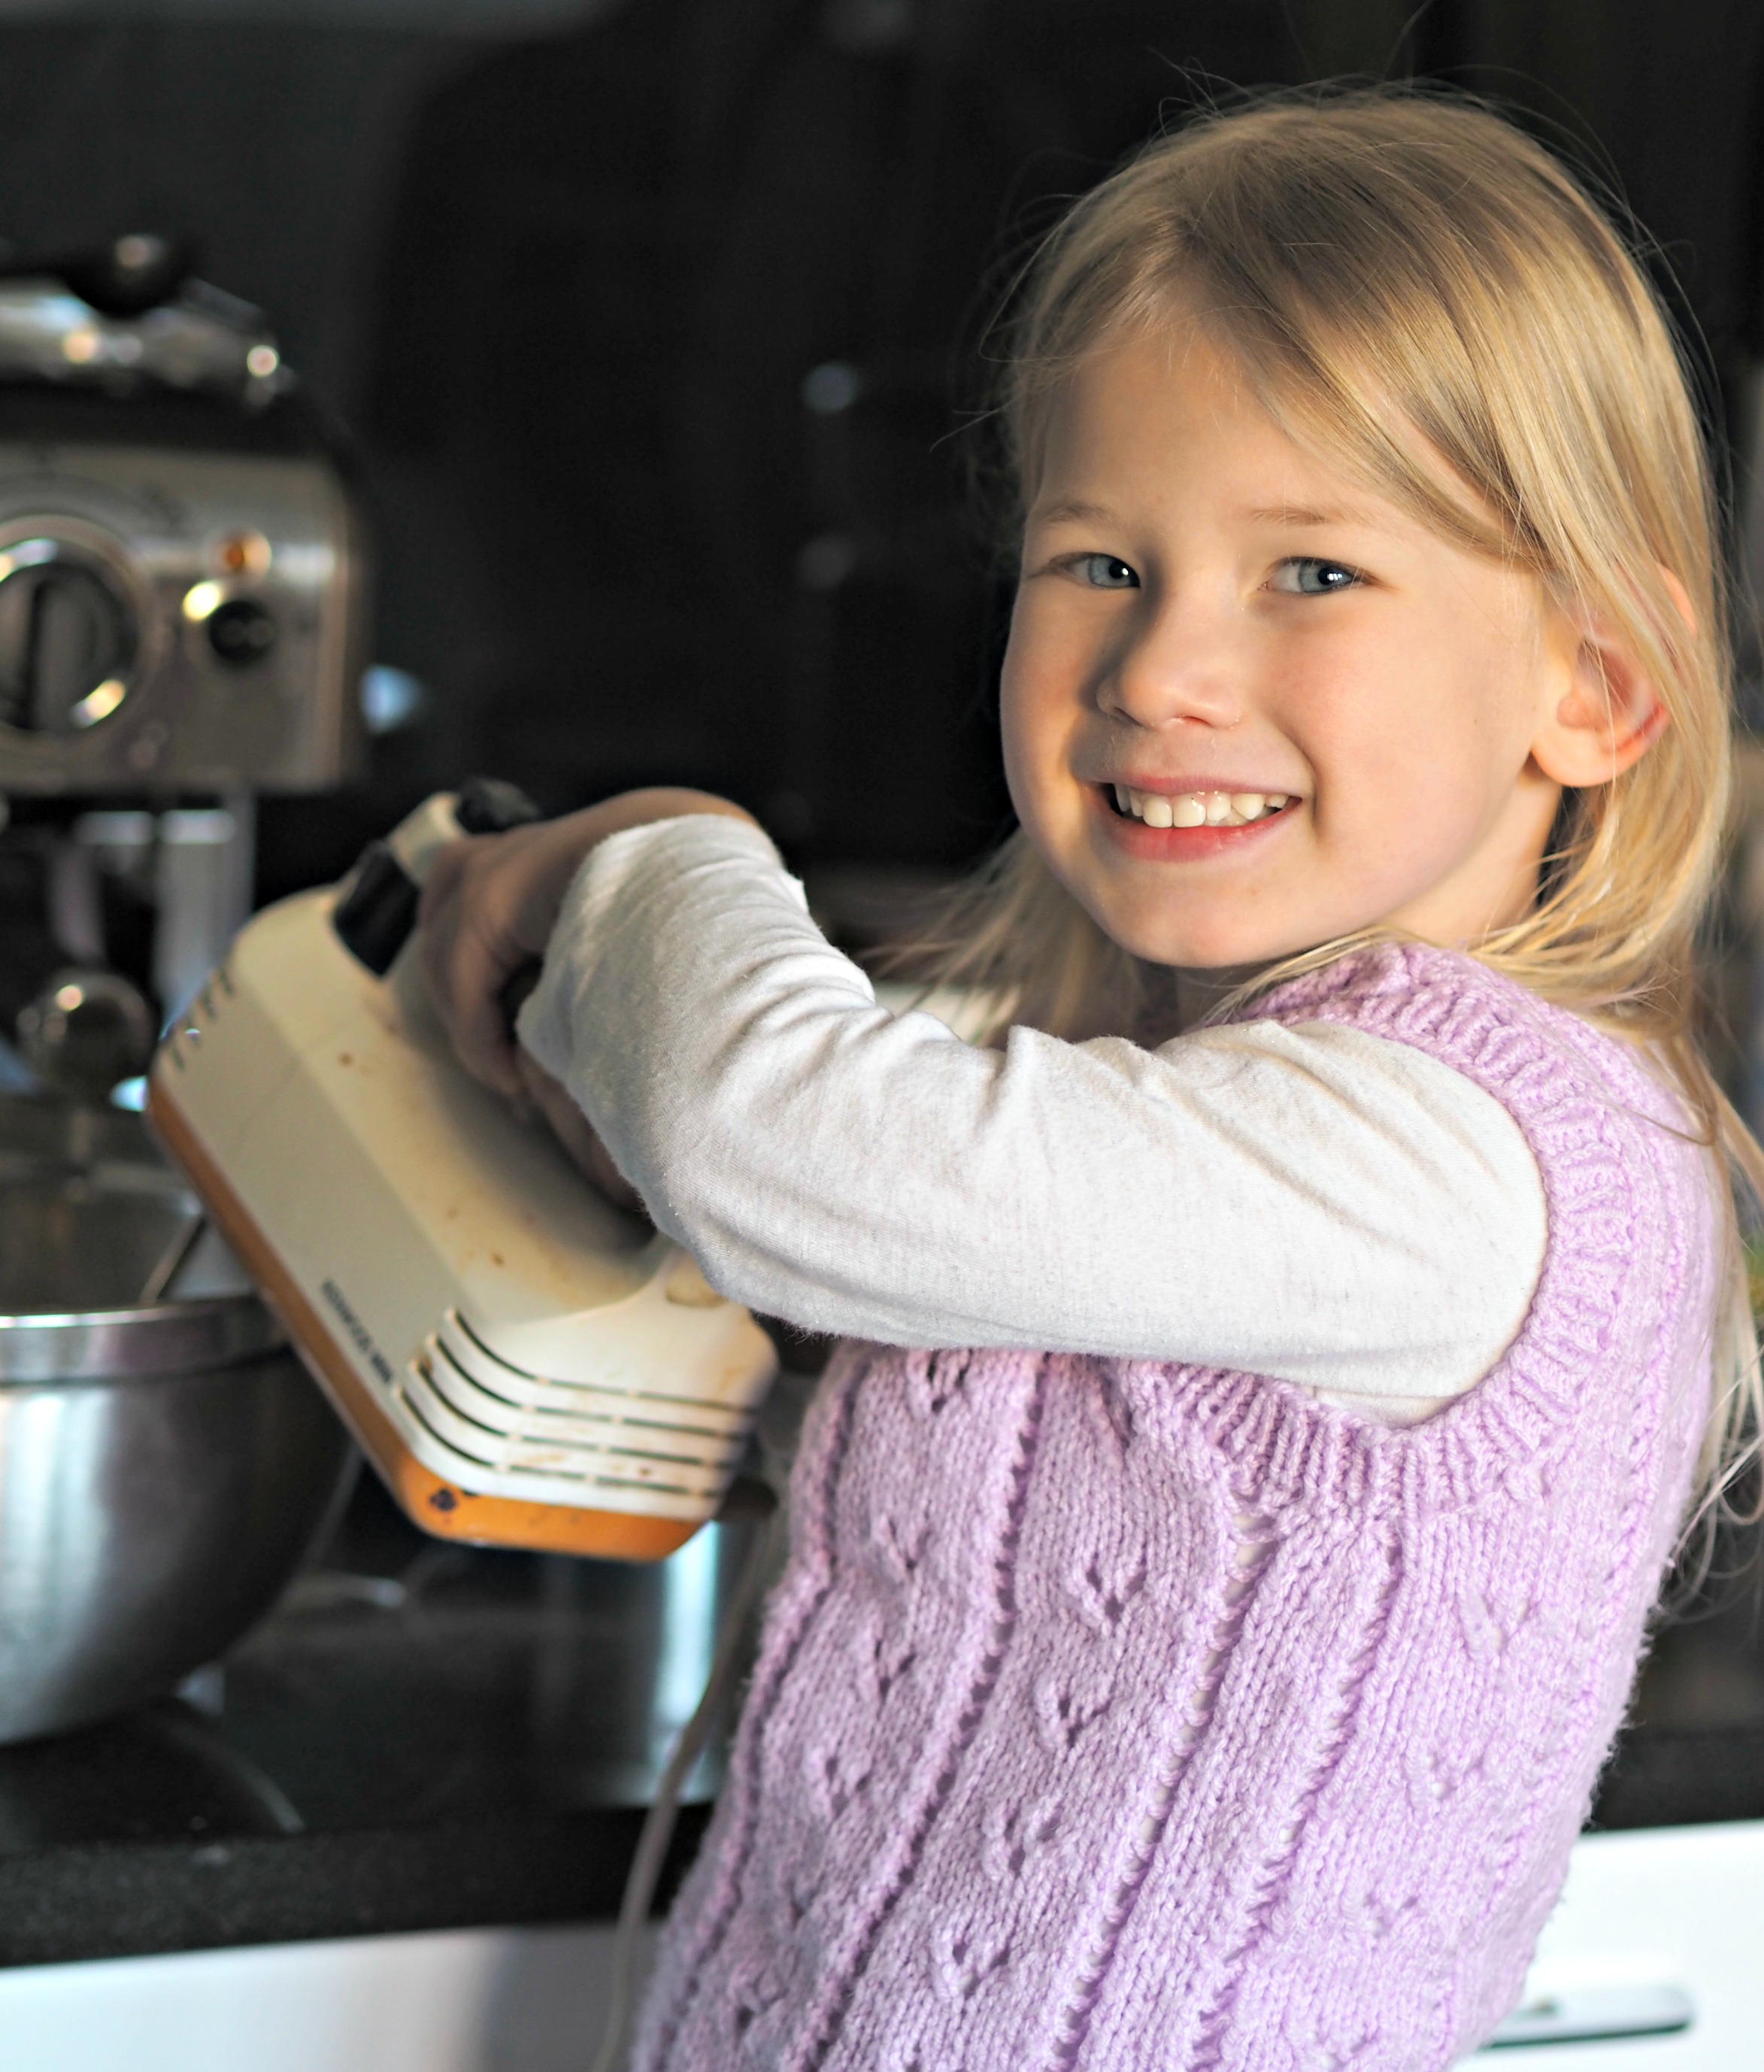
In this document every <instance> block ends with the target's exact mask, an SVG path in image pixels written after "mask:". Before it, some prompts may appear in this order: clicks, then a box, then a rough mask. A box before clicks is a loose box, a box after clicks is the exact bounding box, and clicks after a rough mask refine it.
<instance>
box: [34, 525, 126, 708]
mask: <svg viewBox="0 0 1764 2072" xmlns="http://www.w3.org/2000/svg"><path fill="white" fill-rule="evenodd" d="M135 646H136V627H135V622H134V615H133V611H131V610H130V608H129V605H128V603H127V602H126V601H125V599H124V598H123V597H122V595H121V593H120V591H119V590H118V589H117V586H116V585H115V583H114V582H113V581H112V579H111V578H110V576H109V573H108V572H107V571H106V570H105V568H104V567H103V566H102V565H101V563H100V562H98V561H96V560H95V559H93V558H92V557H88V556H87V555H85V554H83V553H80V550H79V549H77V548H75V547H72V546H70V545H68V542H67V541H63V540H55V539H37V540H21V541H18V542H16V543H15V544H14V545H12V546H10V547H7V548H6V549H0V726H10V727H13V728H15V729H17V730H18V731H19V732H20V733H24V734H50V735H66V734H79V733H81V732H83V731H84V729H86V728H87V727H89V726H96V724H97V723H98V722H99V721H100V720H102V719H108V718H109V717H110V715H111V713H113V712H114V711H115V710H116V709H117V707H118V706H119V705H121V703H122V701H123V700H124V698H125V697H127V695H128V691H129V670H130V668H131V667H132V666H133V662H134V657H135Z"/></svg>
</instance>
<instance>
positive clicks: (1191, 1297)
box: [520, 815, 1545, 1423]
mask: <svg viewBox="0 0 1764 2072" xmlns="http://www.w3.org/2000/svg"><path fill="white" fill-rule="evenodd" d="M520 1035H521V1039H522V1041H523V1042H524V1043H525V1044H526V1046H527V1048H528V1049H529V1050H531V1052H532V1054H533V1055H534V1056H535V1058H536V1059H538V1061H539V1063H540V1064H541V1065H543V1066H544V1067H545V1068H546V1069H547V1070H548V1071H550V1072H552V1074H554V1075H556V1077H557V1078H559V1079H562V1080H563V1081H564V1083H565V1084H566V1085H567V1086H568V1087H569V1089H570V1091H571V1092H572V1095H573V1096H574V1097H575V1098H576V1100H577V1101H578V1102H579V1103H580V1105H581V1107H582V1108H583V1109H584V1111H585V1113H586V1114H587V1116H588V1117H589V1120H590V1121H591V1122H592V1123H593V1125H594V1127H595V1128H596V1129H597V1131H598V1132H599V1133H600V1135H601V1137H602V1139H603V1140H604V1141H605V1144H606V1145H607V1148H608V1149H609V1151H610V1152H611V1153H612V1155H613V1158H614V1159H615V1160H616V1161H617V1164H618V1165H619V1168H620V1170H622V1172H623V1173H624V1174H626V1177H627V1178H629V1179H630V1181H631V1182H632V1183H633V1185H634V1186H635V1187H636V1188H637V1190H638V1193H639V1194H641V1195H642V1198H643V1199H644V1201H645V1202H646V1204H647V1206H648V1207H649V1209H650V1213H651V1215H653V1216H654V1219H655V1221H656V1223H658V1225H659V1227H661V1228H662V1229H663V1230H664V1231H667V1233H668V1234H669V1235H671V1236H672V1237H674V1238H675V1239H677V1240H678V1241H679V1243H680V1244H683V1245H684V1246H685V1247H686V1248H687V1249H688V1250H689V1251H690V1252H692V1253H693V1255H694V1256H695V1257H696V1258H697V1260H698V1261H699V1264H700V1265H701V1267H702V1268H704V1272H705V1274H706V1276H708V1279H709V1280H710V1281H711V1282H712V1285H714V1286H715V1287H716V1288H717V1289H720V1290H721V1291H722V1292H723V1293H724V1294H726V1295H728V1296H731V1297H734V1298H735V1299H736V1300H737V1301H743V1302H746V1303H749V1304H750V1305H752V1306H753V1307H754V1308H755V1309H760V1310H762V1311H765V1312H767V1313H770V1314H773V1315H776V1316H780V1317H783V1318H788V1319H789V1320H790V1322H794V1323H797V1324H799V1325H802V1326H806V1327H807V1328H809V1329H810V1330H818V1331H828V1332H835V1333H839V1334H847V1335H851V1336H856V1337H862V1338H876V1339H882V1340H884V1341H888V1342H892V1343H895V1344H900V1345H913V1346H968V1345H989V1346H1034V1347H1043V1348H1046V1349H1047V1350H1053V1351H1070V1352H1090V1353H1101V1354H1114V1355H1126V1356H1138V1357H1142V1358H1150V1359H1165V1360H1184V1361H1192V1362H1195V1363H1200V1364H1202V1365H1206V1366H1217V1367H1231V1368H1237V1369H1243V1370H1247V1371H1251V1372H1253V1373H1258V1374H1266V1375H1275V1376H1278V1377H1280V1378H1282V1379H1286V1380H1287V1381H1290V1382H1293V1383H1297V1384H1298V1385H1299V1386H1301V1387H1305V1388H1307V1389H1310V1390H1312V1391H1314V1392H1315V1393H1317V1394H1318V1395H1319V1396H1323V1397H1324V1398H1326V1399H1327V1400H1330V1401H1332V1402H1336V1403H1340V1404H1347V1405H1350V1406H1352V1407H1353V1408H1356V1409H1358V1410H1360V1411H1361V1412H1364V1414H1367V1415H1369V1416H1374V1417H1376V1418H1378V1419H1380V1420H1382V1421H1385V1422H1389V1423H1397V1422H1408V1421H1410V1420H1414V1419H1417V1418H1419V1417H1423V1416H1426V1415H1427V1414H1428V1413H1429V1412H1430V1411H1432V1410H1434V1409H1437V1408H1439V1407H1440V1405H1441V1404H1442V1403H1443V1402H1444V1401H1446V1400H1449V1399H1450V1397H1452V1396H1455V1395H1457V1394H1458V1393H1459V1392H1462V1391H1463V1390H1465V1389H1467V1388H1469V1387H1471V1386H1473V1385H1474V1383H1475V1382H1477V1381H1478V1380H1479V1379H1480V1378H1481V1377H1482V1375H1483V1374H1485V1373H1486V1372H1487V1371H1488V1369H1489V1368H1490V1367H1491V1366H1492V1365H1493V1364H1494V1363H1495V1360H1496V1359H1498V1358H1499V1355H1500V1354H1501V1353H1502V1351H1503V1350H1504V1348H1505V1347H1506V1346H1507V1345H1508V1342H1510V1341H1511V1339H1512V1338H1513V1336H1514V1334H1516V1331H1517V1330H1518V1328H1519V1326H1520V1322H1521V1321H1522V1319H1523V1318H1524V1314H1525V1312H1526V1309H1527V1307H1528V1305H1529V1302H1530V1300H1531V1297H1532V1290H1533V1289H1534V1287H1535V1286H1536V1281H1537V1276H1538V1273H1539V1270H1540V1266H1541V1264H1542V1260H1543V1255H1544V1244H1545V1205H1544V1196H1543V1188H1542V1183H1541V1181H1540V1178H1539V1175H1538V1172H1537V1168H1536V1163H1535V1161H1534V1160H1533V1159H1532V1154H1531V1152H1530V1150H1529V1149H1528V1146H1527V1145H1526V1143H1525V1140H1524V1137H1523V1135H1522V1134H1521V1133H1520V1129H1519V1127H1518V1125H1517V1124H1516V1123H1515V1122H1514V1121H1513V1120H1512V1117H1511V1116H1509V1115H1508V1112H1507V1111H1506V1109H1505V1108H1503V1107H1502V1106H1501V1105H1500V1104H1499V1102H1497V1101H1496V1100H1495V1099H1494V1098H1493V1096H1491V1095H1489V1094H1487V1093H1485V1092H1484V1091H1483V1090H1482V1089H1481V1088H1480V1087H1476V1086H1475V1085H1473V1084H1472V1083H1471V1081H1469V1080H1468V1079H1464V1078H1463V1077H1462V1075H1459V1074H1458V1073H1456V1072H1454V1071H1452V1070H1451V1069H1450V1067H1447V1066H1446V1065H1442V1064H1441V1063H1438V1061H1437V1060H1435V1059H1431V1058H1428V1057H1425V1056H1423V1055H1421V1054H1420V1053H1419V1052H1417V1051H1415V1050H1410V1049H1409V1048H1408V1047H1406V1046H1404V1045H1402V1044H1401V1043H1397V1042H1391V1041H1389V1040H1388V1039H1386V1038H1382V1037H1377V1036H1372V1035H1368V1034H1365V1033H1364V1032H1363V1031H1361V1030H1355V1029H1348V1028H1341V1027H1337V1026H1331V1025H1326V1024H1322V1023H1318V1024H1312V1025H1306V1026H1297V1027H1293V1028H1285V1027H1282V1026H1278V1025H1276V1024H1274V1023H1271V1022H1253V1021H1252V1022H1241V1023H1236V1024H1232V1025H1229V1026H1225V1027H1220V1028H1207V1029H1200V1030H1195V1031H1192V1033H1190V1034H1186V1035H1184V1036H1179V1037H1178V1038H1175V1039H1174V1040H1173V1041H1171V1042H1167V1043H1165V1044H1163V1045H1162V1046H1159V1048H1158V1049H1157V1050H1144V1049H1142V1048H1141V1047H1139V1046H1138V1045H1136V1044H1134V1043H1131V1042H1127V1041H1126V1040H1125V1039H1122V1038H1113V1037H1110V1038H1097V1039H1094V1040H1093V1041H1091V1042H1084V1043H1070V1042H1061V1041H1060V1040H1059V1039H1057V1038H1053V1037H1051V1036H1047V1035H1044V1034H1040V1032H1038V1031H1036V1030H1029V1029H1016V1030H1012V1031H1011V1034H1010V1036H1009V1038H1008V1039H1007V1042H1006V1044H1005V1046H1004V1047H1003V1050H983V1049H980V1048H978V1047H977V1046H974V1045H972V1044H970V1043H966V1042H963V1041H962V1040H961V1039H960V1038H958V1036H956V1035H955V1034H953V1033H952V1032H951V1031H950V1030H949V1029H948V1028H947V1027H946V1026H944V1024H943V1023H942V1022H939V1021H937V1019H936V1018H934V1017H933V1016H931V1015H929V1014H927V1013H905V1014H900V1015H898V1016H896V1015H895V1014H893V1013H890V1012H889V1011H888V1009H886V1008H884V1007H881V1006H879V1005H877V1003H876V997H875V993H874V991H873V989H872V986H871V984H870V981H869V980H868V978H867V977H866V976H865V975H864V972H862V971H861V970H860V969H859V968H858V966H857V965H855V964H853V963H852V962H851V960H849V959H848V958H847V957H845V956H843V955H841V953H840V952H839V951H837V950H836V949H835V948H833V947H832V946H831V944H830V943H828V942H827V939H826V938H825V937H824V936H823V935H822V934H821V932H820V931H819V930H818V928H817V927H815V925H814V923H813V921H812V920H811V919H810V918H809V914H808V909H807V904H806V901H805V899H804V898H803V894H802V888H801V886H799V885H798V884H797V882H795V880H794V879H793V878H790V876H789V875H788V874H786V871H785V870H784V869H783V867H782V865H781V863H780V862H779V861H778V858H777V853H776V851H775V850H774V849H773V847H772V845H771V844H770V842H769V841H768V840H767V839H766V837H765V836H764V835H763V834H762V833H760V831H759V830H758V829H757V828H753V827H752V826H750V825H749V824H746V823H744V822H741V821H738V820H731V819H728V818H727V817H724V816H709V815H698V816H690V817H687V818H684V819H681V820H669V821H663V822H660V823H658V824H654V825H651V826H649V827H646V828H634V829H633V830H631V831H630V832H629V833H625V834H622V835H617V836H615V837H613V838H612V839H611V840H610V841H606V842H605V843H603V844H602V845H601V846H600V847H599V848H598V849H596V850H595V851H594V853H593V855H592V856H591V857H589V860H588V861H587V863H586V864H585V865H584V866H583V869H582V870H581V871H580V874H578V876H577V878H576V882H575V883H574V885H573V886H572V888H571V891H570V894H569V896H568V899H567V900H566V902H565V904H564V911H563V913H562V915H561V916H560V920H559V922H558V925H557V927H556V931H555V933H554V934H553V936H552V942H551V944H550V947H549V948H548V951H547V954H546V959H545V970H544V979H543V980H542V982H541V984H540V985H539V989H538V990H537V992H535V994H534V996H533V997H532V998H531V1000H530V1001H528V1003H527V1007H526V1009H525V1010H524V1011H523V1014H522V1017H521V1022H520Z"/></svg>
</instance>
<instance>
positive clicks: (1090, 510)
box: [1029, 496, 1115, 525]
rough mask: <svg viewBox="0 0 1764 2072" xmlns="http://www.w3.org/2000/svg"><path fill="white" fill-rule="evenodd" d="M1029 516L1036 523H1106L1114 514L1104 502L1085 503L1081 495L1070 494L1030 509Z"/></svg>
mask: <svg viewBox="0 0 1764 2072" xmlns="http://www.w3.org/2000/svg"><path fill="white" fill-rule="evenodd" d="M1029 516H1031V517H1032V519H1033V520H1035V522H1036V524H1038V525H1068V524H1085V525H1093V524H1108V523H1109V522H1110V520H1112V519H1113V518H1114V516H1115V514H1114V512H1112V511H1111V510H1110V508H1109V507H1108V505H1107V504H1087V503H1086V502H1085V500H1084V499H1083V498H1082V497H1081V496H1070V497H1063V498H1062V499H1061V500H1060V502H1059V503H1057V504H1046V505H1044V507H1043V508H1041V509H1040V510H1032V511H1031V512H1030V513H1029Z"/></svg>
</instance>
